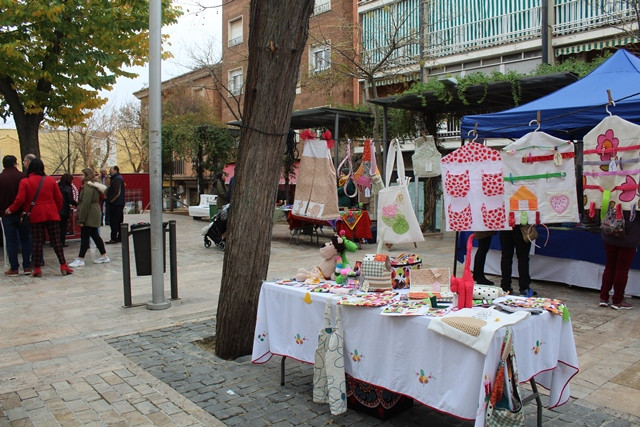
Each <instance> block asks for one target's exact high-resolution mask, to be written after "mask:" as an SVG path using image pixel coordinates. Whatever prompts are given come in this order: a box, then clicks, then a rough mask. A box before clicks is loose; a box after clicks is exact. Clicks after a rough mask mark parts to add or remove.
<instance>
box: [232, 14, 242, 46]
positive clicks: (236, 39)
mask: <svg viewBox="0 0 640 427" xmlns="http://www.w3.org/2000/svg"><path fill="white" fill-rule="evenodd" d="M241 43H242V16H241V17H239V18H236V19H233V20H231V21H229V47H231V46H236V45H239V44H241Z"/></svg>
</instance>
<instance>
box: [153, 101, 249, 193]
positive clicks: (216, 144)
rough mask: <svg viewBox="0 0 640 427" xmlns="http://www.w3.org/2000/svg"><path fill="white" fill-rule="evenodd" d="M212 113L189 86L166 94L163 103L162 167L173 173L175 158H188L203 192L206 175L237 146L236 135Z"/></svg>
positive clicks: (231, 154)
mask: <svg viewBox="0 0 640 427" xmlns="http://www.w3.org/2000/svg"><path fill="white" fill-rule="evenodd" d="M214 117H215V116H214V113H213V111H212V109H211V107H210V106H209V104H207V103H206V102H205V101H204V100H203V99H202V98H199V97H198V96H195V95H190V92H189V91H188V90H187V91H186V92H185V93H181V94H180V95H179V96H170V97H167V101H165V103H164V105H163V120H162V121H163V125H162V159H163V162H162V163H163V164H162V170H163V172H164V173H165V175H168V176H172V175H173V173H174V163H173V161H174V159H175V158H181V159H188V160H189V161H191V164H192V166H193V170H195V171H196V174H197V177H198V190H199V193H200V194H202V193H204V192H205V189H206V187H207V185H206V182H207V179H208V177H209V175H212V174H213V173H215V172H218V171H221V170H222V168H223V167H224V165H225V164H226V163H227V162H229V160H230V159H231V158H232V157H233V156H234V154H235V150H236V147H237V144H236V139H235V138H234V137H232V136H231V134H230V133H229V130H228V129H227V128H226V127H225V126H224V125H223V124H222V123H220V122H219V121H218V120H217V119H215V118H214Z"/></svg>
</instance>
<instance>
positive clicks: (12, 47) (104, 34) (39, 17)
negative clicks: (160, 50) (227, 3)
mask: <svg viewBox="0 0 640 427" xmlns="http://www.w3.org/2000/svg"><path fill="white" fill-rule="evenodd" d="M162 3H163V24H165V25H166V24H171V23H173V22H175V21H176V19H177V17H178V16H179V15H180V13H181V12H180V11H179V10H178V9H177V8H175V7H173V6H171V2H170V0H163V2H162ZM148 26H149V2H148V1H144V0H119V1H106V0H82V1H81V0H66V1H64V2H58V1H53V2H51V1H45V0H30V1H26V0H0V56H1V57H2V60H3V61H2V64H1V65H0V117H1V118H3V119H5V120H6V118H7V117H9V116H13V120H14V122H15V124H16V129H17V131H18V138H19V140H20V151H21V154H22V156H24V155H25V154H27V153H33V154H36V155H38V156H39V155H40V145H39V141H38V129H39V126H40V124H41V123H42V122H43V121H45V120H46V121H47V122H49V123H50V124H51V125H53V126H57V125H62V126H64V127H74V126H76V125H79V124H81V123H82V122H83V121H84V119H86V118H87V117H89V116H90V115H91V110H93V109H96V108H99V107H100V106H102V105H103V104H104V103H105V102H106V99H104V98H101V97H100V96H98V91H100V90H103V89H110V88H111V86H112V85H113V84H114V83H115V81H116V78H117V77H119V76H124V77H130V78H131V77H135V76H136V74H135V73H131V72H128V71H125V70H124V67H127V66H133V65H143V64H144V63H145V62H146V61H147V52H148V39H149V37H148Z"/></svg>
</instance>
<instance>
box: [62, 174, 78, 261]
mask: <svg viewBox="0 0 640 427" xmlns="http://www.w3.org/2000/svg"><path fill="white" fill-rule="evenodd" d="M72 182H73V176H72V175H71V174H69V173H65V174H64V175H62V176H61V177H60V181H58V188H59V189H60V194H62V209H60V243H61V244H62V247H63V248H66V247H67V244H66V241H67V226H68V225H69V218H70V217H71V206H78V202H76V200H75V199H74V198H73V188H71V183H72Z"/></svg>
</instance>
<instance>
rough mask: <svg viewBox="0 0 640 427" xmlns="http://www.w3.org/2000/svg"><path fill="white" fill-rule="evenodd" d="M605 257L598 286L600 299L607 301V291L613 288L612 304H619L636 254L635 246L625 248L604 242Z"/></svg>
mask: <svg viewBox="0 0 640 427" xmlns="http://www.w3.org/2000/svg"><path fill="white" fill-rule="evenodd" d="M604 253H605V257H606V261H605V265H604V272H603V273H602V287H601V288H600V299H601V300H602V301H609V291H611V288H613V297H612V298H611V302H612V303H613V304H620V303H621V302H622V300H623V299H624V290H625V288H626V287H627V279H628V278H629V269H630V268H631V263H632V262H633V257H634V256H635V254H636V248H635V247H632V248H625V247H621V246H613V245H608V244H606V243H605V244H604Z"/></svg>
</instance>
